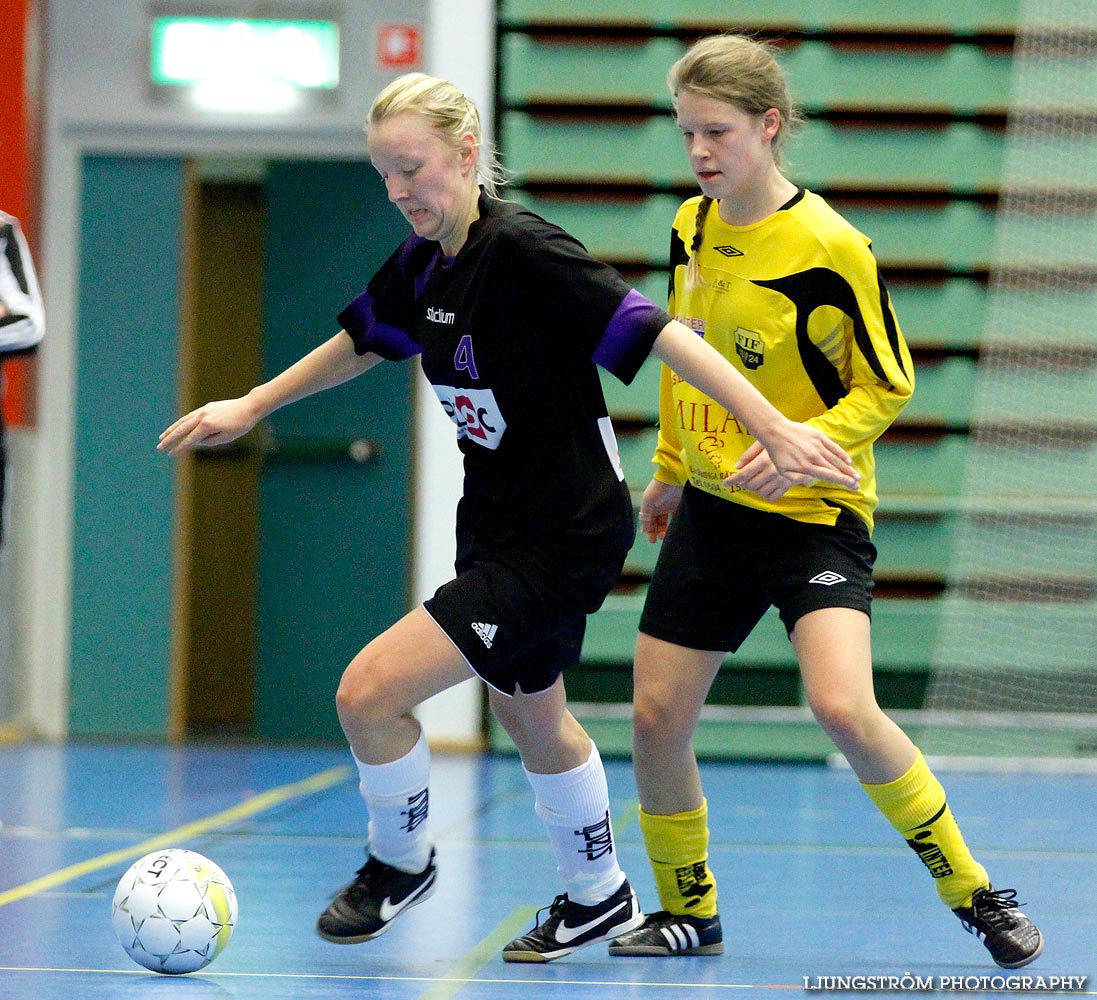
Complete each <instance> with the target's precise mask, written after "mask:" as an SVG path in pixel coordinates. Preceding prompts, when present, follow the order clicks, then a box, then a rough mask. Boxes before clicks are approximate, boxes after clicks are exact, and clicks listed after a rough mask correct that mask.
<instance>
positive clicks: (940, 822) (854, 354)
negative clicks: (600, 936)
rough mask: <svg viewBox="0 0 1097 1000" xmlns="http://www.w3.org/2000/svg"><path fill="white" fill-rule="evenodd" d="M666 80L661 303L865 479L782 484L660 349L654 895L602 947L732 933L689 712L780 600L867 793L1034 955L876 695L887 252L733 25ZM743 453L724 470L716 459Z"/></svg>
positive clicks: (695, 949) (989, 933) (894, 377)
mask: <svg viewBox="0 0 1097 1000" xmlns="http://www.w3.org/2000/svg"><path fill="white" fill-rule="evenodd" d="M668 83H669V86H670V90H671V93H672V95H673V98H674V103H675V110H676V113H677V118H678V127H679V129H680V130H681V132H682V135H683V137H684V139H685V147H686V153H687V155H688V156H689V162H690V166H691V168H692V169H693V172H694V175H695V176H696V178H697V180H698V182H699V184H700V187H701V191H702V196H701V197H699V198H691V199H690V200H689V201H687V202H686V203H685V204H683V205H682V207H681V208H680V209H679V212H678V216H677V218H676V219H675V221H674V230H673V247H674V251H673V260H672V262H671V264H672V267H673V268H674V283H673V292H672V295H671V305H670V308H671V311H672V312H673V313H674V314H675V315H676V316H677V317H678V318H679V319H681V320H682V321H683V322H684V323H685V324H686V325H688V326H689V327H690V328H691V329H693V330H696V331H697V332H698V333H699V334H700V335H701V337H703V338H704V340H705V341H706V342H707V343H709V344H711V345H712V346H714V347H715V348H716V349H717V350H719V351H720V352H721V353H722V354H723V355H724V356H725V357H727V358H729V359H730V360H731V361H732V362H734V363H735V365H736V366H737V367H738V368H739V370H740V371H741V372H742V374H743V375H744V376H745V377H746V378H748V379H749V380H750V382H751V383H752V384H753V385H754V386H756V387H757V388H758V389H759V390H760V391H761V392H762V393H763V394H764V395H765V396H766V398H767V399H769V400H770V401H771V402H772V403H773V404H774V405H775V406H776V407H777V408H778V409H780V410H781V412H783V413H784V414H785V415H786V416H787V417H789V418H791V419H792V420H797V421H805V422H807V423H808V424H810V425H811V426H814V427H817V428H819V430H821V431H823V432H824V433H826V434H827V435H828V436H830V437H831V438H832V439H834V440H835V441H837V442H838V443H839V444H841V445H842V446H843V447H844V448H845V449H846V450H847V451H848V452H849V454H850V455H852V456H853V461H854V465H855V467H856V468H857V471H858V472H859V473H860V475H861V480H860V485H859V486H858V487H854V488H852V489H851V488H849V487H847V486H838V485H834V484H831V483H823V482H820V483H813V484H806V485H805V484H796V483H794V482H793V481H792V480H790V479H789V478H788V477H787V476H785V475H784V474H783V473H782V472H781V470H780V469H779V468H777V467H776V466H775V465H774V463H773V462H772V461H770V458H769V456H768V455H767V453H766V451H765V450H764V446H763V445H762V444H760V443H758V442H757V441H756V439H755V437H754V435H753V434H752V433H751V431H750V428H749V426H748V425H744V423H743V421H742V420H741V419H740V418H741V417H742V414H741V413H740V412H739V411H737V410H735V409H734V407H733V408H731V410H728V409H726V408H725V407H724V406H723V405H722V404H721V403H720V402H719V401H713V400H711V399H710V397H709V395H708V394H707V393H706V392H705V391H704V389H703V387H700V386H694V384H693V382H692V379H691V378H690V377H689V375H688V374H686V373H685V372H681V371H677V370H676V369H674V363H673V362H669V366H668V367H667V368H665V369H664V372H663V383H662V397H661V405H660V433H659V444H658V449H657V452H656V455H655V464H656V471H655V476H654V479H653V480H652V482H651V483H650V485H649V486H648V487H647V489H646V491H645V493H644V499H643V504H642V507H641V511H640V527H641V530H643V531H646V532H647V534H648V536H649V538H651V539H652V540H653V541H654V540H656V539H659V538H664V536H665V538H664V541H663V547H662V550H661V552H660V555H659V560H658V563H657V565H656V568H655V572H654V574H653V578H652V581H651V587H650V589H649V590H648V594H647V599H646V603H645V607H644V611H643V614H642V617H641V622H640V635H639V637H638V639H637V643H636V660H635V694H634V699H635V751H634V757H635V767H636V780H637V785H638V787H639V792H640V804H641V813H640V825H641V829H642V831H643V836H644V842H645V844H646V846H647V852H648V856H649V858H650V860H651V865H652V868H653V870H654V873H655V881H656V886H657V887H658V892H659V899H660V904H661V906H662V908H663V909H662V911H661V912H658V913H655V914H652V915H650V916H649V917H648V918H647V920H646V922H645V924H644V926H643V927H641V928H639V929H637V930H635V931H633V932H631V933H628V934H625V935H624V936H622V937H619V938H618V939H617V940H616V941H615V942H614V943H612V944H611V946H610V952H611V953H612V954H615V955H683V954H684V955H690V954H713V953H717V952H720V951H722V950H723V936H722V929H721V926H720V918H719V916H718V914H717V905H716V881H715V879H714V878H713V876H712V873H711V872H710V871H709V868H708V865H707V845H708V835H709V832H708V823H707V806H706V803H705V799H704V795H703V792H702V788H701V780H700V776H699V774H698V770H697V762H696V759H695V757H694V754H693V746H692V736H693V729H694V726H695V725H696V723H697V719H698V716H699V714H700V712H701V708H702V706H703V705H704V703H705V699H706V697H707V696H708V691H709V688H710V686H711V684H712V682H713V679H714V678H715V676H716V673H717V671H718V670H719V669H720V664H721V663H722V662H723V660H724V658H725V656H726V654H727V653H728V652H729V651H730V652H734V651H735V650H736V649H738V647H739V645H740V643H742V641H743V640H744V639H745V638H746V637H747V635H749V633H750V632H751V630H752V629H753V628H754V626H755V625H756V624H757V622H758V621H759V619H761V617H762V615H763V614H764V613H765V612H766V610H767V609H768V608H769V607H770V605H775V606H776V607H777V608H778V609H779V611H780V614H781V620H782V621H783V622H784V625H785V628H786V629H787V630H788V634H789V638H790V639H791V641H792V645H793V648H794V650H795V652H796V656H797V659H798V661H799V664H800V673H801V677H802V679H803V686H804V691H805V693H806V696H807V700H808V703H809V704H810V706H811V709H812V711H813V712H814V713H815V717H816V719H817V720H818V721H819V724H820V725H821V726H822V727H823V729H824V730H825V731H826V733H827V735H828V736H829V737H830V738H831V739H832V740H833V741H834V743H835V745H836V746H837V747H838V749H839V750H841V751H842V753H843V754H844V755H845V757H846V759H847V760H848V761H849V763H850V765H851V766H852V767H853V770H854V772H855V773H856V775H857V777H858V778H859V779H860V781H861V784H862V786H863V787H864V790H865V792H866V793H867V794H868V796H869V798H870V799H871V800H872V801H873V802H874V803H875V804H876V806H877V807H878V808H879V809H880V811H881V812H882V813H883V814H884V815H885V816H886V817H887V819H888V820H889V821H890V822H891V824H892V825H893V826H894V827H895V829H896V830H898V831H899V833H900V835H901V836H902V837H903V838H904V839H905V840H906V841H907V843H908V844H909V845H910V846H911V847H912V848H913V849H914V850H915V851H916V852H917V854H918V857H919V858H920V859H921V860H922V862H923V863H924V864H925V866H926V869H927V870H928V872H929V874H930V875H931V876H932V877H933V879H934V880H935V884H936V887H937V891H938V893H939V894H940V897H941V899H942V900H943V901H944V903H945V905H946V906H948V907H950V908H951V909H952V910H953V911H954V912H955V913H956V914H957V916H959V918H960V920H961V921H962V922H963V925H964V926H965V927H966V928H967V929H968V930H970V931H972V932H973V933H975V934H978V935H980V936H982V938H983V941H984V944H985V945H986V947H987V948H988V949H989V951H990V953H991V955H992V957H993V958H994V960H995V962H997V963H998V964H999V965H1002V966H1005V967H1006V968H1016V967H1018V966H1022V965H1025V964H1027V963H1028V962H1031V961H1032V960H1033V959H1035V958H1036V956H1037V955H1039V954H1040V951H1041V949H1042V947H1043V941H1042V938H1041V936H1040V932H1039V931H1038V930H1037V929H1036V927H1035V926H1033V924H1032V923H1031V921H1030V920H1029V919H1028V918H1027V917H1026V916H1025V915H1024V914H1022V913H1021V911H1020V910H1019V909H1018V908H1017V907H1018V905H1019V904H1018V903H1017V902H1016V893H1015V892H1014V891H1013V890H1012V889H1006V890H1000V889H999V890H996V889H993V888H992V887H991V885H990V883H989V881H988V878H987V873H986V871H985V870H984V869H983V867H982V866H981V865H980V864H979V863H978V862H977V861H975V859H974V858H973V857H972V856H971V852H970V851H969V850H968V848H967V845H966V844H965V843H964V840H963V837H962V836H961V835H960V830H959V828H958V827H957V825H956V821H955V820H954V819H953V816H952V813H951V812H950V810H949V807H948V804H947V803H946V801H945V793H944V790H943V789H942V788H941V785H940V784H939V783H938V781H937V779H936V778H935V777H934V776H933V774H932V773H931V772H930V770H929V768H928V767H927V766H926V762H925V760H924V759H923V758H922V755H921V754H920V753H919V752H918V749H917V748H916V747H915V746H914V744H913V743H911V741H910V740H909V739H908V738H907V736H906V735H905V734H904V733H903V732H902V730H900V729H899V727H898V726H896V725H895V723H894V722H892V721H891V719H889V718H888V717H887V716H886V715H885V714H884V713H883V712H882V711H881V710H880V708H879V706H878V705H877V703H876V697H875V694H874V692H873V684H872V659H871V650H870V642H869V607H870V600H871V594H872V564H873V560H874V559H875V556H876V550H875V548H874V547H873V546H872V543H871V542H870V540H869V535H870V532H871V530H872V514H873V510H874V508H875V507H876V481H875V472H874V463H873V455H872V443H873V441H875V440H876V438H877V437H879V436H880V434H881V433H883V431H884V430H885V429H886V428H887V427H888V425H889V424H890V423H891V422H892V421H893V420H894V419H895V417H896V415H897V414H898V413H899V411H900V410H901V409H902V408H903V406H904V405H905V404H906V402H907V400H908V399H909V398H910V395H911V392H912V391H913V388H914V373H913V370H912V368H911V360H910V354H909V352H908V351H907V348H906V344H905V343H904V341H903V336H902V334H901V333H900V330H899V325H898V323H897V322H896V319H895V315H894V313H893V312H892V308H891V303H890V301H889V299H888V293H887V290H886V289H885V287H884V284H883V282H882V281H881V279H880V273H879V268H878V267H877V264H876V261H875V259H874V258H873V255H872V253H871V251H870V249H869V246H868V241H867V239H866V238H865V237H863V236H862V235H861V234H860V233H859V232H857V231H856V230H855V229H853V227H852V226H850V225H849V224H848V223H847V222H846V221H845V220H844V219H842V218H841V216H839V215H837V214H836V213H835V212H834V210H833V209H831V208H830V206H829V205H827V204H826V202H824V201H823V200H822V199H821V198H819V197H818V196H817V195H814V194H812V193H810V192H808V191H805V190H804V189H803V188H799V187H797V186H796V185H795V184H793V183H792V182H791V181H789V180H788V179H787V178H786V177H785V176H784V175H783V174H782V173H781V170H780V168H779V159H778V158H779V153H780V149H781V141H782V139H783V137H784V135H785V130H786V129H787V128H788V126H789V124H790V122H792V121H793V115H794V111H793V108H792V105H791V101H790V99H789V94H788V89H787V87H786V83H785V79H784V76H783V73H782V71H781V69H780V67H779V66H778V64H777V62H776V61H775V60H774V58H773V55H772V54H771V52H770V51H769V49H768V48H766V47H765V46H763V45H760V44H757V43H756V42H754V41H752V40H748V39H746V38H744V37H740V36H734V35H728V36H720V37H713V38H708V39H704V40H702V41H700V42H698V43H697V44H696V45H694V46H693V47H692V48H691V49H690V50H689V51H688V52H687V53H686V55H685V56H684V57H683V58H682V59H681V60H680V61H679V62H677V63H676V64H675V65H674V66H673V67H672V68H671V70H670V73H669V76H668ZM699 413H703V414H704V419H703V420H702V419H699V418H698V416H697V415H698V414H699ZM742 456H745V457H746V458H747V459H748V461H747V463H746V464H745V465H743V462H742V458H741V457H742ZM740 465H742V466H743V467H742V468H741V470H740V472H739V473H738V475H737V476H736V478H735V481H734V482H733V483H730V484H729V483H728V482H727V479H726V477H727V470H730V469H732V468H736V467H738V466H740ZM672 515H673V517H672ZM668 524H669V526H668Z"/></svg>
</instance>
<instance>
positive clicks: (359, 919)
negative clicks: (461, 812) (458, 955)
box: [317, 608, 472, 944]
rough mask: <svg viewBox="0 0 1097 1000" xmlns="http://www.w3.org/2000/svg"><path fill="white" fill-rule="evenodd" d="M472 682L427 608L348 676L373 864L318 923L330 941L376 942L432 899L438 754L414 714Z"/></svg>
mask: <svg viewBox="0 0 1097 1000" xmlns="http://www.w3.org/2000/svg"><path fill="white" fill-rule="evenodd" d="M471 676H472V670H471V668H470V667H469V665H468V664H467V663H466V662H465V659H464V657H463V656H462V655H461V654H460V653H459V652H458V651H457V649H456V647H455V646H454V645H453V643H451V642H450V640H449V639H448V638H447V637H446V635H445V633H443V632H442V630H441V629H440V628H439V627H438V625H437V624H436V623H435V621H434V619H432V618H431V617H430V615H428V614H427V613H426V611H424V610H423V609H422V608H416V609H415V610H414V611H412V612H410V613H409V614H407V615H405V616H404V618H402V619H401V620H400V621H398V622H397V623H396V624H395V625H393V626H392V627H391V628H390V629H388V630H387V631H386V632H384V633H383V634H381V635H380V636H378V637H377V638H376V639H374V640H373V641H372V642H371V643H370V644H369V645H368V646H366V647H365V648H364V649H363V650H362V651H361V652H360V653H359V654H358V655H357V656H356V657H355V658H354V659H353V660H352V661H351V663H350V665H349V666H348V667H347V669H346V671H345V672H344V673H343V679H342V682H341V683H340V685H339V691H338V694H337V695H336V706H337V708H338V712H339V721H340V723H341V724H342V726H343V731H344V733H345V734H346V736H347V740H348V741H349V743H350V746H351V750H352V751H353V753H354V757H355V761H356V763H357V766H358V773H359V787H360V788H361V792H362V797H363V799H364V800H365V802H366V806H367V808H368V811H369V847H368V850H367V854H368V857H367V860H366V863H365V865H363V866H362V867H361V868H360V869H359V870H358V873H357V874H356V875H355V877H354V879H353V881H351V882H350V884H349V885H347V886H346V887H345V888H344V889H343V890H342V891H341V892H340V893H339V894H338V896H336V898H335V899H334V900H333V901H332V903H331V905H330V906H328V908H327V909H326V910H325V911H324V912H323V913H322V914H321V915H320V919H319V921H318V922H317V930H318V931H319V933H320V934H321V936H323V937H325V938H327V940H329V941H333V942H336V943H339V944H356V943H358V942H361V941H369V940H372V939H373V938H375V937H377V936H379V935H380V934H383V933H384V932H385V931H386V930H388V928H389V926H390V925H391V924H392V921H393V920H395V919H396V917H398V916H399V915H400V914H401V913H402V912H403V911H404V910H406V909H408V908H409V907H412V906H415V905H417V904H418V903H421V902H423V901H424V900H426V899H427V898H428V897H429V896H430V895H431V893H432V892H433V891H434V881H435V866H434V849H433V847H432V845H431V842H430V839H429V836H428V833H427V816H428V812H429V804H430V793H429V779H430V750H429V748H428V746H427V741H426V738H425V737H424V735H423V732H422V729H421V727H420V725H419V723H418V721H417V720H416V719H415V717H414V716H413V715H412V714H411V712H412V709H413V708H414V707H415V706H416V705H418V704H419V703H420V702H422V701H425V700H426V699H427V698H429V697H431V696H432V695H435V694H437V693H438V692H439V691H444V690H445V689H446V688H448V687H452V686H453V685H454V684H457V683H458V682H460V681H463V680H466V679H467V678H469V677H471Z"/></svg>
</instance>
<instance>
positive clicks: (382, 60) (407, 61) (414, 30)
mask: <svg viewBox="0 0 1097 1000" xmlns="http://www.w3.org/2000/svg"><path fill="white" fill-rule="evenodd" d="M422 61H423V29H422V28H420V27H419V25H417V24H382V25H381V26H380V27H379V28H378V29H377V64H378V65H379V66H380V67H381V68H382V69H418V67H419V66H420V65H421V64H422Z"/></svg>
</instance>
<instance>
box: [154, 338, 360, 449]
mask: <svg viewBox="0 0 1097 1000" xmlns="http://www.w3.org/2000/svg"><path fill="white" fill-rule="evenodd" d="M380 360H381V358H380V357H379V356H378V355H376V354H370V353H367V354H362V355H358V354H355V353H354V343H353V341H352V340H351V339H350V337H348V336H347V334H346V333H345V332H343V331H342V330H341V331H339V333H337V334H336V335H335V336H334V337H332V338H331V339H330V340H327V341H325V342H324V343H323V344H321V345H320V346H319V347H317V348H316V349H315V350H313V351H311V352H309V353H308V354H306V355H305V356H304V357H303V358H301V360H300V361H297V362H295V363H294V364H292V365H290V367H289V368H287V369H286V370H285V371H284V372H282V373H281V374H280V375H276V376H275V377H274V378H272V379H271V380H270V381H269V382H264V383H263V384H262V385H257V386H256V387H255V388H254V389H252V390H251V392H249V393H248V394H247V395H246V396H240V397H239V398H238V399H222V400H218V401H216V402H212V403H206V404H205V405H204V406H200V407H198V409H197V410H192V411H191V412H190V413H187V414H185V415H184V416H182V417H180V418H179V419H178V420H176V421H175V423H173V424H172V425H171V426H170V427H168V428H167V429H166V430H165V431H164V432H163V433H162V434H161V435H160V441H159V443H158V444H157V445H156V448H157V450H158V451H164V452H167V453H168V454H169V455H178V454H181V453H182V452H184V451H191V450H193V449H194V448H208V447H212V446H214V445H219V444H228V443H229V442H230V441H235V440H236V439H237V438H238V437H241V436H243V435H244V434H246V433H247V432H248V431H250V430H251V429H252V428H253V427H254V426H255V425H256V424H257V423H258V422H259V421H260V420H262V419H263V418H264V417H266V416H269V415H270V414H271V413H273V412H274V411H275V410H277V409H279V408H280V407H283V406H286V405H287V404H289V403H293V402H295V401H297V400H298V399H304V398H305V397H306V396H311V395H313V394H314V393H317V392H321V391H323V390H324V389H331V388H333V387H334V386H337V385H341V384H342V383H343V382H346V381H348V380H349V379H352V378H354V377H355V376H356V375H361V374H362V373H363V372H365V371H368V370H369V369H370V368H372V367H373V366H374V365H375V364H377V363H378V362H379V361H380Z"/></svg>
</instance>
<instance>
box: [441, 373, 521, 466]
mask: <svg viewBox="0 0 1097 1000" xmlns="http://www.w3.org/2000/svg"><path fill="white" fill-rule="evenodd" d="M433 388H434V392H435V394H436V395H437V396H438V400H439V402H441V404H442V409H443V410H445V411H446V413H447V414H448V415H449V418H450V420H452V421H453V422H454V423H455V424H456V425H457V440H458V441H460V440H461V438H468V439H469V440H470V441H475V442H476V443H477V444H479V445H483V446H484V447H485V448H488V449H490V450H491V451H494V450H495V449H496V448H498V447H499V442H500V441H502V440H503V432H504V431H505V430H506V429H507V422H506V421H505V420H504V419H503V414H502V413H500V412H499V404H498V403H497V402H496V401H495V393H493V392H492V391H491V390H490V389H458V388H455V387H454V386H452V385H436V386H434V387H433Z"/></svg>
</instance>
